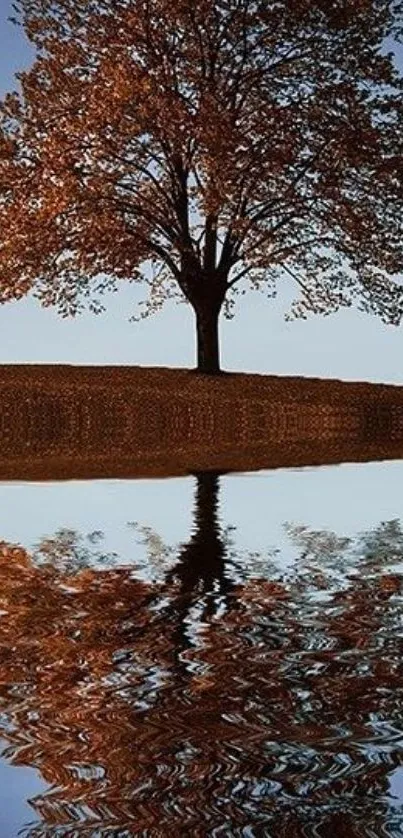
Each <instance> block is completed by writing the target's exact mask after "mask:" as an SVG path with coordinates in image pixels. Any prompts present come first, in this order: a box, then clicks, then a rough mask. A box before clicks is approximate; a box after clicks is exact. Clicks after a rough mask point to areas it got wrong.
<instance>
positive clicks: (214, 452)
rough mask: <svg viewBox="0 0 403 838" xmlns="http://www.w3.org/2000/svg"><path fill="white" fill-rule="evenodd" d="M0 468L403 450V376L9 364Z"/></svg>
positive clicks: (89, 469)
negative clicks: (391, 380)
mask: <svg viewBox="0 0 403 838" xmlns="http://www.w3.org/2000/svg"><path fill="white" fill-rule="evenodd" d="M0 399H1V405H2V409H1V412H0V480H24V479H26V480H50V479H57V480H66V479H97V478H98V479H101V478H107V477H110V478H113V477H116V478H130V477H131V478H135V477H153V476H159V477H162V476H174V475H180V474H181V475H183V474H190V473H194V472H197V471H224V472H229V471H255V470H258V469H270V468H282V467H284V468H287V467H288V468H290V467H297V468H300V467H304V466H317V465H320V464H323V465H325V464H327V465H330V464H331V463H342V462H359V461H361V462H362V461H368V460H387V459H400V458H403V386H400V385H394V384H378V383H369V382H347V381H341V380H339V379H318V378H305V377H299V376H267V375H261V374H254V373H251V374H248V373H225V374H223V375H220V376H217V377H215V376H208V377H207V376H201V375H198V374H197V373H196V372H194V371H193V370H189V369H175V368H167V367H116V366H73V365H71V366H70V365H62V364H60V365H51V364H46V365H45V364H44V365H40V364H15V365H11V364H8V365H2V366H0Z"/></svg>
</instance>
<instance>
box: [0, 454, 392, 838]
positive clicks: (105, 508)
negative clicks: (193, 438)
mask: <svg viewBox="0 0 403 838" xmlns="http://www.w3.org/2000/svg"><path fill="white" fill-rule="evenodd" d="M402 484H403V462H389V463H376V464H360V465H345V466H338V467H325V468H315V469H300V470H294V471H292V470H279V471H273V472H266V473H258V474H255V475H231V476H230V475H223V476H220V475H214V474H200V475H196V476H194V477H192V478H184V479H177V480H166V481H163V480H160V481H127V482H125V481H94V482H89V483H85V482H71V483H59V484H57V483H52V484H24V483H21V484H1V485H0V516H1V532H0V539H2V542H1V544H0V571H1V588H0V661H1V663H0V737H1V744H2V757H1V760H0V836H2V838H3V836H4V838H14V836H17V835H20V836H32V838H33V837H34V836H36V837H37V838H39V836H52V837H53V836H54V838H61V836H72V837H73V836H77V838H79V837H80V838H81V836H94V838H98V836H99V838H100V837H101V836H102V837H103V838H105V836H116V838H129V836H177V835H191V836H205V835H209V836H210V835H211V836H217V838H218V836H246V837H247V838H253V836H257V838H259V836H273V838H282V836H284V838H285V836H287V838H289V836H292V838H293V837H294V836H300V835H301V836H306V838H311V836H315V838H316V836H319V838H321V836H323V838H328V836H346V838H347V837H349V836H360V837H361V836H367V835H368V836H376V838H378V836H383V835H385V836H402V835H403V677H402V676H403V667H402V652H403V597H402V594H403V588H402V583H403V509H402V503H401V486H402ZM399 490H400V491H399Z"/></svg>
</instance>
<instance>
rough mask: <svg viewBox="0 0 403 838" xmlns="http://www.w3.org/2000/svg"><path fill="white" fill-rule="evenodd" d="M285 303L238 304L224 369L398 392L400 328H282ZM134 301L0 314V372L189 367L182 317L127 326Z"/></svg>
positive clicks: (360, 319) (283, 290) (5, 47)
mask: <svg viewBox="0 0 403 838" xmlns="http://www.w3.org/2000/svg"><path fill="white" fill-rule="evenodd" d="M10 12H11V2H9V0H0V96H2V95H4V93H5V92H6V91H7V90H10V89H12V88H13V87H15V80H14V73H15V72H16V71H17V70H18V69H22V68H23V67H24V66H27V65H29V63H30V62H31V60H32V56H33V54H32V52H31V51H30V47H29V44H27V42H26V41H25V40H24V36H23V32H22V30H21V29H17V28H15V27H14V26H12V25H11V24H10V23H8V21H7V17H8V15H9V14H10ZM0 235H1V231H0ZM293 296H294V288H293V286H292V285H290V282H289V281H288V280H286V281H285V282H284V283H282V284H279V294H278V297H277V299H276V300H267V299H266V298H265V296H264V295H263V294H261V293H257V292H250V293H249V295H247V296H245V297H242V298H241V300H242V301H241V303H240V304H239V306H238V307H237V313H236V317H235V319H233V320H231V321H225V320H223V321H222V324H221V337H222V362H223V367H224V368H225V369H228V370H243V371H251V372H261V373H273V374H279V375H307V376H309V375H312V376H319V377H331V378H342V379H350V380H358V379H362V380H367V381H385V382H393V383H396V384H401V383H403V325H402V326H400V327H398V328H395V327H392V326H385V325H384V324H382V323H381V322H380V321H379V320H377V319H376V318H375V317H371V316H369V315H364V314H360V313H358V312H357V311H351V310H350V311H344V312H339V313H338V314H336V315H333V316H331V317H326V318H321V317H314V316H312V317H310V318H309V319H308V320H306V321H295V322H294V323H286V322H285V321H284V312H285V311H286V310H287V307H288V305H287V301H289V300H291V299H292V298H293ZM141 297H142V294H141V292H140V289H139V288H138V289H137V288H135V289H133V286H131V287H129V286H126V287H125V286H123V285H122V287H121V290H120V291H119V293H118V294H114V295H113V296H112V297H111V298H110V304H108V311H107V313H105V314H103V315H98V316H95V315H90V314H85V315H82V316H81V317H78V318H76V319H75V320H68V321H65V320H62V319H61V318H60V317H59V316H58V315H57V314H56V312H55V311H53V310H50V309H43V308H41V307H40V306H39V304H38V303H37V302H36V301H34V300H32V299H27V300H23V301H20V302H18V303H10V304H7V305H3V306H0V335H1V340H0V363H23V362H32V363H51V362H54V363H72V364H129V365H130V364H142V365H147V364H150V365H152V364H155V365H160V366H164V365H166V366H188V367H191V366H194V328H193V315H192V312H191V310H190V308H189V307H188V306H186V305H180V306H176V305H167V306H166V308H165V309H164V310H163V311H162V313H160V314H157V315H155V316H154V317H152V318H150V319H148V320H145V321H142V322H141V323H129V322H128V318H129V316H130V314H133V313H135V311H136V301H137V300H139V299H141Z"/></svg>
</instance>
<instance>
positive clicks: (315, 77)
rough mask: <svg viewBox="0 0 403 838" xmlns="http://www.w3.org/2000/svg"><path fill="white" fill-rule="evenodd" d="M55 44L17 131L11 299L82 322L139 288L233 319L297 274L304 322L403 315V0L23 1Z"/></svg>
mask: <svg viewBox="0 0 403 838" xmlns="http://www.w3.org/2000/svg"><path fill="white" fill-rule="evenodd" d="M16 8H17V19H18V20H19V21H20V22H21V23H22V24H23V26H24V29H25V31H26V33H27V35H28V37H29V38H30V40H31V41H32V42H33V44H34V45H35V46H36V48H37V58H36V61H35V63H34V64H33V66H32V68H31V69H30V70H28V71H27V72H23V73H21V74H20V75H19V79H20V86H21V90H20V92H15V93H10V94H9V95H8V96H6V98H5V100H4V102H3V103H2V106H1V120H0V229H1V240H0V267H1V271H0V300H1V301H7V300H10V299H15V298H19V297H21V296H23V295H25V294H27V293H28V292H29V291H33V292H34V294H35V295H36V296H37V297H38V298H39V299H40V300H41V302H42V303H43V304H44V305H49V306H50V305H52V306H56V307H57V308H58V309H59V311H60V312H61V314H62V315H65V316H67V315H70V314H75V313H76V312H77V311H79V310H80V309H81V308H82V307H83V306H85V305H86V304H88V305H89V306H90V308H92V310H94V311H99V310H101V309H102V307H103V306H102V303H101V299H100V295H101V294H102V292H103V291H105V290H108V289H110V288H115V287H116V285H117V283H118V281H119V280H129V281H141V282H144V283H147V284H148V285H149V296H148V299H147V301H146V307H145V309H144V313H145V314H147V313H149V312H150V311H154V310H156V309H158V308H159V307H160V306H161V305H162V304H163V302H164V301H165V300H166V299H167V298H170V297H179V298H180V299H182V300H183V299H185V300H187V301H188V302H189V303H190V304H191V306H192V308H193V310H194V312H195V316H196V325H197V336H198V368H199V369H200V370H202V371H205V372H216V371H218V369H219V343H218V318H219V314H220V311H221V309H222V307H223V306H224V310H225V311H226V313H227V314H229V315H231V313H232V305H233V303H234V298H235V295H236V294H237V293H239V292H241V293H242V292H244V291H245V290H246V289H247V288H248V287H250V286H251V287H254V288H263V289H265V290H266V291H267V292H268V294H269V295H274V294H275V292H276V287H277V281H278V280H279V279H282V278H284V277H285V276H289V277H292V279H293V280H294V281H295V283H296V285H297V286H298V296H297V299H296V300H295V302H294V304H293V306H292V309H291V312H290V316H298V317H306V315H307V313H308V312H316V313H322V314H327V313H330V312H333V311H335V310H337V309H338V308H339V307H340V306H350V305H351V304H352V303H353V302H355V301H356V302H357V304H358V306H359V307H360V308H362V309H364V310H366V311H368V312H370V313H374V314H377V315H379V316H380V317H381V318H382V319H383V320H384V321H385V322H388V323H393V324H398V323H399V322H400V319H401V316H402V312H403V287H402V284H401V282H400V281H399V274H400V272H401V271H402V270H403V246H402V237H401V233H402V222H401V219H402V217H403V184H402V149H403V130H402V127H403V102H402V88H403V81H402V78H401V76H400V74H399V71H398V68H397V66H396V62H395V60H394V56H393V53H392V52H391V51H390V52H388V51H387V48H388V46H389V48H390V49H392V46H393V39H398V38H399V37H400V34H401V30H402V22H403V4H402V3H401V2H397V0H332V2H330V0H314V1H312V0H273V1H272V2H258V0H200V2H198V3H194V2H193V0H177V1H176V2H172V0H113V2H112V0H19V2H17V5H16Z"/></svg>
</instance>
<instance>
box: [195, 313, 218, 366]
mask: <svg viewBox="0 0 403 838" xmlns="http://www.w3.org/2000/svg"><path fill="white" fill-rule="evenodd" d="M220 308H221V306H220V307H218V308H217V307H215V306H211V304H210V305H208V304H207V305H206V306H205V307H204V306H203V307H200V306H197V308H195V309H194V311H195V316H196V336H197V337H196V339H197V371H198V372H202V373H205V374H208V375H217V374H218V373H219V372H220V343H219V337H218V320H219V316H220Z"/></svg>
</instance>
